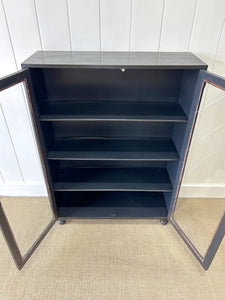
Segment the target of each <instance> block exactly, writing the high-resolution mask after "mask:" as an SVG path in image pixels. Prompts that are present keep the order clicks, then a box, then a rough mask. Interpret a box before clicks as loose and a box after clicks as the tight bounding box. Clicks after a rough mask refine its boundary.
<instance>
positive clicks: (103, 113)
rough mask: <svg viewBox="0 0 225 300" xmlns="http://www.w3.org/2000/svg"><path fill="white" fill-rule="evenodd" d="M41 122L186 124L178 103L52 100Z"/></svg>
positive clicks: (43, 112)
mask: <svg viewBox="0 0 225 300" xmlns="http://www.w3.org/2000/svg"><path fill="white" fill-rule="evenodd" d="M40 120H41V121H136V122H137V121H139V122H141V121H145V122H147V121H151V122H153V121H154V122H187V116H186V115H185V113H184V111H183V110H182V108H181V107H180V106H179V104H177V103H170V102H164V103H163V102H162V103H154V102H147V101H85V100H83V101H52V102H50V101H49V102H47V103H45V105H44V106H43V109H42V113H41V115H40Z"/></svg>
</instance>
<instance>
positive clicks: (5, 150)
mask: <svg viewBox="0 0 225 300" xmlns="http://www.w3.org/2000/svg"><path fill="white" fill-rule="evenodd" d="M0 100H1V94H0ZM0 141H1V147H0V170H1V175H2V177H3V179H4V182H5V183H6V184H7V183H13V182H20V183H23V182H24V181H23V177H22V174H21V169H20V166H19V164H18V161H17V157H16V153H15V148H14V145H13V142H12V140H11V137H10V135H9V132H8V128H7V125H6V122H5V118H4V115H3V112H2V108H1V105H0Z"/></svg>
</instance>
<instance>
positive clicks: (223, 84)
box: [169, 70, 225, 270]
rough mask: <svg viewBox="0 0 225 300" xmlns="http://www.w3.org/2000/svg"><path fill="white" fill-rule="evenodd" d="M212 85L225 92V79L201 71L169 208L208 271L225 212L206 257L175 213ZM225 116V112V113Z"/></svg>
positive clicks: (222, 231)
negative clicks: (202, 105) (200, 115)
mask: <svg viewBox="0 0 225 300" xmlns="http://www.w3.org/2000/svg"><path fill="white" fill-rule="evenodd" d="M207 83H208V84H211V85H212V86H214V87H217V88H219V89H222V90H224V91H225V78H223V77H220V76H217V75H215V74H213V73H210V72H207V71H204V70H200V71H199V75H198V80H197V84H196V89H195V94H194V101H193V107H192V108H193V109H192V113H191V114H190V119H189V123H188V125H187V130H186V134H185V138H184V145H183V149H182V151H181V156H180V163H179V166H178V172H177V173H178V176H177V178H176V185H175V186H176V189H175V190H174V193H173V199H174V200H173V201H172V203H171V206H170V208H169V219H170V222H171V224H172V225H173V227H174V228H175V229H176V231H177V232H178V234H179V235H180V236H181V238H182V239H183V241H184V242H185V244H186V245H187V246H188V248H189V249H190V250H191V252H192V253H193V254H194V256H195V257H196V258H197V260H198V261H199V262H200V264H201V265H202V267H203V268H204V269H205V270H207V269H208V268H209V266H210V264H211V263H212V260H213V258H214V256H215V254H216V252H217V250H218V248H219V246H220V243H221V242H222V239H223V237H224V235H225V211H224V212H223V215H222V218H221V219H220V220H218V222H219V225H218V226H217V229H216V231H215V233H214V236H213V238H212V240H211V242H210V245H209V247H208V249H207V250H206V253H205V255H204V256H202V255H201V254H200V252H199V251H198V250H197V248H196V247H195V246H194V244H193V243H192V242H191V240H190V239H189V238H188V237H187V235H186V234H185V233H184V231H183V230H182V229H181V227H180V226H179V225H178V223H177V222H176V221H175V219H174V213H175V210H176V204H177V200H178V194H179V190H180V186H181V182H182V178H183V175H184V169H185V165H186V161H187V157H188V152H189V147H190V144H191V140H192V136H193V132H194V128H195V124H196V120H197V116H198V110H199V107H200V103H201V99H202V95H203V92H204V88H205V86H206V84H207ZM224 114H225V112H224Z"/></svg>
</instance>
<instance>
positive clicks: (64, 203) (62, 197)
mask: <svg viewBox="0 0 225 300" xmlns="http://www.w3.org/2000/svg"><path fill="white" fill-rule="evenodd" d="M56 201H57V203H58V214H59V217H60V218H63V217H65V218H138V219H140V218H162V217H167V208H166V204H165V201H164V197H163V194H162V193H145V192H56Z"/></svg>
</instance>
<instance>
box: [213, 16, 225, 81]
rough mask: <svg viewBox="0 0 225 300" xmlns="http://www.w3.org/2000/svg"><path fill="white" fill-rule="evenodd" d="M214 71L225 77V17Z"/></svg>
mask: <svg viewBox="0 0 225 300" xmlns="http://www.w3.org/2000/svg"><path fill="white" fill-rule="evenodd" d="M212 71H213V73H215V74H218V75H220V76H223V77H225V19H224V23H223V29H222V32H221V37H220V41H219V44H218V48H217V54H216V59H215V61H214V64H213V69H212Z"/></svg>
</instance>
